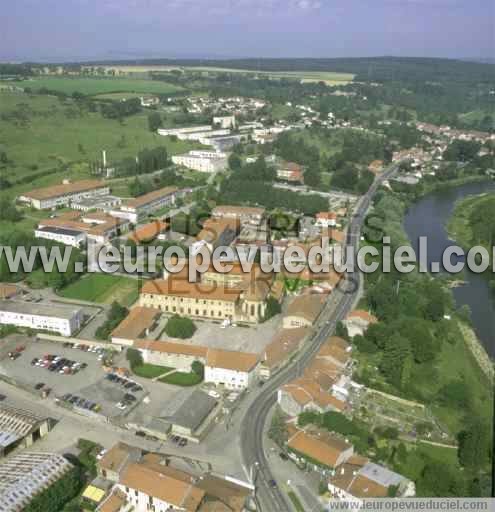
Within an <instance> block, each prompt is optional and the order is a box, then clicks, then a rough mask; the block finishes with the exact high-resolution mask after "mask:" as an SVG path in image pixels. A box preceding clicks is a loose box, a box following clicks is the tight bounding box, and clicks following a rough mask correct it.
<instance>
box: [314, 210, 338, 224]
mask: <svg viewBox="0 0 495 512" xmlns="http://www.w3.org/2000/svg"><path fill="white" fill-rule="evenodd" d="M336 225H337V214H336V213H335V212H319V213H317V214H316V222H315V226H317V227H320V228H329V227H335V226H336Z"/></svg>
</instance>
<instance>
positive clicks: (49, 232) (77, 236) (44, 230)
mask: <svg viewBox="0 0 495 512" xmlns="http://www.w3.org/2000/svg"><path fill="white" fill-rule="evenodd" d="M34 236H35V238H44V239H45V240H53V241H54V242H59V243H61V244H64V245H71V246H73V247H81V246H82V245H83V244H84V243H85V242H86V233H84V232H83V231H77V230H75V229H65V228H57V227H51V226H43V227H38V228H36V229H35V230H34Z"/></svg>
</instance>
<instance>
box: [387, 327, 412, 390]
mask: <svg viewBox="0 0 495 512" xmlns="http://www.w3.org/2000/svg"><path fill="white" fill-rule="evenodd" d="M410 354H411V346H410V344H409V340H407V339H406V338H404V337H402V336H397V335H396V336H393V337H391V338H389V339H388V340H387V342H386V344H385V352H384V354H383V358H382V361H381V363H380V369H381V370H382V372H383V374H384V375H385V377H387V380H388V381H389V382H390V383H391V384H393V385H394V386H395V387H397V388H398V389H400V388H401V385H402V383H403V371H404V363H405V361H406V359H407V358H408V356H410Z"/></svg>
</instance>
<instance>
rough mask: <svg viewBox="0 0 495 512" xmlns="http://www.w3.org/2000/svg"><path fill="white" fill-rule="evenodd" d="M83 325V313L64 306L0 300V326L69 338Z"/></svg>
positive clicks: (77, 309) (73, 307)
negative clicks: (51, 332) (11, 326)
mask: <svg viewBox="0 0 495 512" xmlns="http://www.w3.org/2000/svg"><path fill="white" fill-rule="evenodd" d="M82 323H83V311H82V309H79V308H76V307H75V306H69V305H65V304H52V303H50V304H47V303H44V304H38V303H30V302H22V301H13V300H0V324H4V325H16V326H18V327H28V328H30V329H35V330H43V331H53V332H57V333H59V334H61V335H62V336H71V335H72V334H73V333H74V332H76V331H77V330H79V329H80V327H81V325H82Z"/></svg>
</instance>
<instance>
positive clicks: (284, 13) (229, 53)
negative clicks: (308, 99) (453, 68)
mask: <svg viewBox="0 0 495 512" xmlns="http://www.w3.org/2000/svg"><path fill="white" fill-rule="evenodd" d="M494 6H495V2H494V1H493V0H0V23H1V25H0V26H1V29H0V60H13V61H22V60H32V61H67V60H85V59H86V60H87V59H100V60H105V59H133V58H158V57H163V58H189V57H190V58H227V57H360V56H365V57H366V56H380V55H397V56H418V57H452V58H494V57H495V36H494V31H495V28H494V27H495V7H494Z"/></svg>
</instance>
